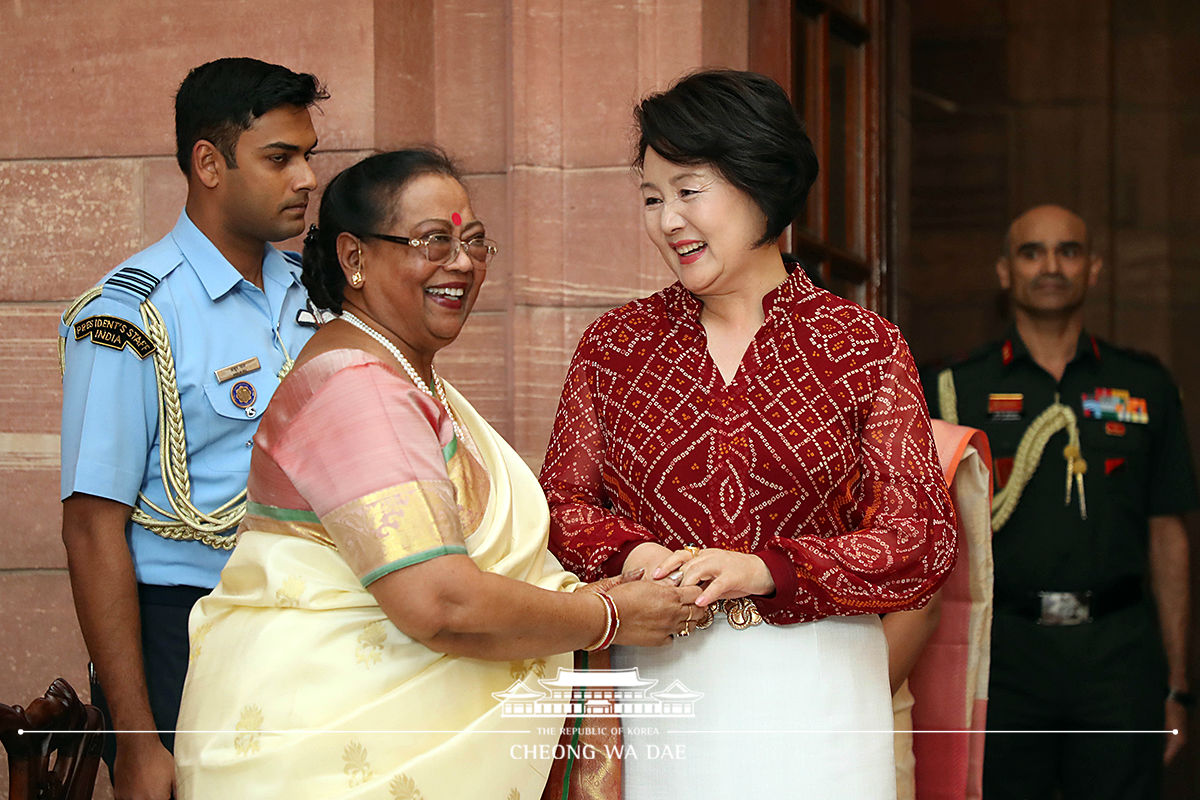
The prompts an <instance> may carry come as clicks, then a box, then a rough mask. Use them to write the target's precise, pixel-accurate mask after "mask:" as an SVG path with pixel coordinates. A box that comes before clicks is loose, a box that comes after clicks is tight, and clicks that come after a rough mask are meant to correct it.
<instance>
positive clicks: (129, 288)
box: [104, 267, 162, 303]
mask: <svg viewBox="0 0 1200 800" xmlns="http://www.w3.org/2000/svg"><path fill="white" fill-rule="evenodd" d="M160 280H162V279H161V278H160V277H159V276H157V275H154V274H152V273H149V272H147V271H146V270H144V269H140V268H139V267H122V268H121V269H119V270H117V271H116V272H114V273H113V274H112V275H109V276H108V280H106V281H105V282H104V286H105V287H106V288H107V287H109V286H111V287H112V288H114V289H120V290H122V291H125V292H128V293H129V294H131V295H133V296H134V297H136V298H137V300H138V302H139V303H141V302H144V301H145V300H147V299H149V297H150V293H151V292H153V291H154V287H156V286H158V282H159V281H160Z"/></svg>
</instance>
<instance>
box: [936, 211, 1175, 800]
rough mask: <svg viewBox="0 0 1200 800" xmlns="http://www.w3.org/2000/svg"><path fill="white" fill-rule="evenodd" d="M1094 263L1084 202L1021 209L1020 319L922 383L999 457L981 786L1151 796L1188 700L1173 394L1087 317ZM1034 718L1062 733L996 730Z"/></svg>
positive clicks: (1017, 242) (1038, 725)
mask: <svg viewBox="0 0 1200 800" xmlns="http://www.w3.org/2000/svg"><path fill="white" fill-rule="evenodd" d="M1100 267H1101V262H1100V259H1099V257H1097V256H1095V255H1094V254H1093V253H1092V252H1091V242H1090V239H1089V236H1088V231H1087V226H1086V225H1085V224H1084V222H1083V220H1082V219H1080V218H1079V217H1078V216H1077V215H1075V214H1073V213H1072V212H1070V211H1068V210H1066V209H1064V208H1059V207H1057V206H1040V207H1037V208H1033V209H1031V210H1029V211H1027V212H1025V213H1024V214H1022V215H1021V216H1019V217H1017V219H1016V220H1014V221H1013V223H1012V226H1011V227H1010V228H1009V231H1008V236H1007V237H1006V239H1005V252H1004V255H1002V256H1001V257H1000V259H999V260H998V262H997V264H996V271H997V274H998V275H999V278H1000V285H1001V286H1002V287H1003V288H1004V289H1005V290H1006V291H1008V293H1009V295H1010V300H1011V305H1012V310H1013V316H1014V322H1015V324H1014V326H1013V327H1012V328H1011V329H1010V330H1009V332H1008V333H1007V335H1006V336H1005V337H1004V338H1003V339H1002V340H1001V341H999V342H995V343H993V344H989V345H987V346H985V347H983V348H981V349H980V350H979V351H977V352H976V353H974V354H973V355H972V356H970V357H969V358H967V359H966V360H965V361H963V362H961V363H959V364H956V365H954V366H953V367H952V368H950V369H946V370H942V371H940V372H937V373H932V374H929V375H928V376H927V380H926V387H925V388H926V395H927V398H928V400H929V406H930V409H931V411H932V412H933V413H934V415H935V416H941V417H942V418H943V419H947V420H949V421H951V422H955V421H957V422H958V423H960V424H963V425H969V426H972V427H975V428H980V429H982V430H983V431H985V432H986V433H987V435H988V438H989V439H990V441H991V447H992V455H993V457H994V459H995V464H994V477H995V484H994V489H995V492H996V494H995V498H994V500H993V504H992V512H993V516H992V526H993V531H994V532H993V551H994V555H995V570H996V573H995V617H994V621H993V628H992V656H991V658H992V661H991V680H990V686H989V700H988V720H987V722H988V729H989V731H997V732H996V733H990V734H989V735H988V738H987V742H986V746H985V750H984V797H988V798H1047V799H1049V798H1052V797H1056V796H1059V795H1056V792H1061V797H1062V798H1064V800H1074V799H1075V798H1088V800H1097V799H1098V798H1157V797H1158V796H1159V794H1160V783H1161V766H1162V764H1163V763H1164V761H1165V760H1167V761H1169V760H1170V759H1171V758H1172V757H1173V756H1174V755H1175V754H1176V753H1177V752H1178V750H1179V748H1180V747H1182V745H1183V736H1182V731H1183V730H1184V729H1185V728H1186V723H1187V708H1188V707H1189V706H1190V705H1191V704H1192V697H1191V695H1190V693H1189V685H1188V676H1187V664H1186V642H1187V635H1188V608H1189V601H1188V543H1187V534H1186V530H1185V528H1184V525H1183V520H1182V514H1183V513H1184V512H1186V511H1188V510H1190V509H1192V508H1194V507H1195V506H1196V501H1197V496H1196V484H1195V479H1194V476H1193V472H1192V466H1191V460H1190V457H1189V451H1188V444H1187V438H1186V435H1185V433H1184V429H1183V421H1182V411H1181V407H1180V399H1179V392H1178V390H1177V389H1176V387H1175V385H1174V383H1173V382H1172V380H1171V377H1170V375H1169V374H1168V373H1167V371H1166V370H1165V369H1164V368H1163V367H1162V366H1161V365H1160V364H1159V363H1158V362H1157V361H1156V360H1154V359H1153V358H1152V357H1150V356H1146V355H1140V354H1137V353H1133V352H1131V351H1128V350H1122V349H1120V348H1117V347H1114V346H1112V345H1110V344H1108V343H1106V342H1103V341H1100V340H1099V339H1097V338H1096V337H1094V336H1092V335H1090V334H1088V333H1087V332H1086V331H1084V330H1083V302H1084V298H1085V296H1086V294H1087V290H1088V288H1089V287H1091V286H1094V285H1095V283H1096V280H1097V277H1098V276H1099V273H1100ZM1164 728H1165V729H1172V728H1178V729H1179V730H1180V732H1181V733H1180V735H1178V736H1168V737H1166V740H1165V751H1164V737H1163V736H1162V735H1161V734H1154V733H1131V734H1115V735H1114V734H1102V733H1067V732H1068V731H1160V730H1163V729H1164ZM1034 730H1036V731H1062V733H1045V734H1028V733H999V731H1034Z"/></svg>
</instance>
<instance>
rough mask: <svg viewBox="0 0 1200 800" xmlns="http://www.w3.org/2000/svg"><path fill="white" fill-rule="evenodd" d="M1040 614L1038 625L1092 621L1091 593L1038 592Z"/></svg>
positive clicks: (1075, 623) (1076, 623) (1074, 623)
mask: <svg viewBox="0 0 1200 800" xmlns="http://www.w3.org/2000/svg"><path fill="white" fill-rule="evenodd" d="M1038 599H1039V600H1040V601H1041V604H1042V614H1041V616H1040V617H1038V621H1037V624H1038V625H1052V626H1061V625H1082V624H1084V623H1086V622H1091V621H1092V593H1091V592H1090V591H1088V592H1038Z"/></svg>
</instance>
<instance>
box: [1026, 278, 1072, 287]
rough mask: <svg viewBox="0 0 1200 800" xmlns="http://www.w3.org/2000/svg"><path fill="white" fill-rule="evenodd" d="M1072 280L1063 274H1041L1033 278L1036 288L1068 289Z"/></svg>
mask: <svg viewBox="0 0 1200 800" xmlns="http://www.w3.org/2000/svg"><path fill="white" fill-rule="evenodd" d="M1070 286H1071V282H1070V281H1069V280H1067V279H1066V278H1065V277H1063V276H1062V275H1039V276H1038V277H1036V278H1034V279H1033V288H1034V289H1068V288H1070Z"/></svg>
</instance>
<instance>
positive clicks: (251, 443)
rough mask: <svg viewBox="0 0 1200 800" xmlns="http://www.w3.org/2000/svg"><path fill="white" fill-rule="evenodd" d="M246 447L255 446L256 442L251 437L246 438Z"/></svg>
mask: <svg viewBox="0 0 1200 800" xmlns="http://www.w3.org/2000/svg"><path fill="white" fill-rule="evenodd" d="M246 447H254V442H253V441H252V440H250V439H247V440H246Z"/></svg>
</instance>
